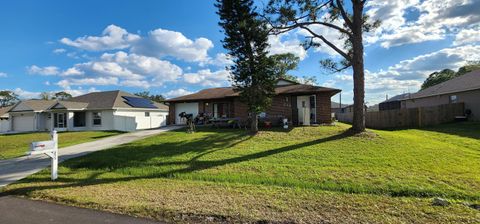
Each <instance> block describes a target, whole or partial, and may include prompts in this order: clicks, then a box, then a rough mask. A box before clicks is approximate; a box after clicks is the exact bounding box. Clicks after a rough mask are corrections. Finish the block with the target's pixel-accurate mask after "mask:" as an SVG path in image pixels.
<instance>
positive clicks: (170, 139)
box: [5, 123, 480, 223]
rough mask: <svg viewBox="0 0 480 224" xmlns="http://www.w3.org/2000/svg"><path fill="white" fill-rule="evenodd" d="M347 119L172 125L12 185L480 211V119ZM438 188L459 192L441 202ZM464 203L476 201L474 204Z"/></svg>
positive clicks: (251, 216)
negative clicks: (377, 122)
mask: <svg viewBox="0 0 480 224" xmlns="http://www.w3.org/2000/svg"><path fill="white" fill-rule="evenodd" d="M348 128H349V126H348V125H345V124H338V125H337V126H322V127H305V128H295V129H293V130H290V131H283V130H280V129H278V130H277V129H274V130H270V131H261V132H260V133H259V134H258V135H256V136H253V137H252V136H249V135H247V134H246V133H245V132H244V131H238V130H221V129H220V130H219V129H200V131H199V132H197V133H194V134H186V133H184V132H183V131H172V132H167V133H164V134H161V135H158V136H155V137H150V138H147V139H144V140H141V141H138V142H134V143H130V144H126V145H122V146H120V147H117V148H113V149H109V150H106V151H100V152H95V153H92V154H89V155H87V156H84V157H81V158H76V159H72V160H69V161H67V162H64V163H62V164H61V167H60V175H59V176H60V179H59V180H58V181H56V182H51V181H49V173H48V170H45V171H43V172H41V173H38V174H36V175H33V176H31V177H29V178H27V179H25V180H23V181H22V182H19V183H17V184H14V185H11V186H9V187H7V188H6V189H5V193H7V194H17V195H24V196H27V197H30V198H35V199H41V200H50V201H56V202H60V203H66V204H70V205H76V206H80V207H89V208H96V209H102V210H107V211H112V212H117V213H123V214H129V215H134V216H142V217H149V218H153V219H158V220H166V221H174V222H177V221H185V222H198V221H203V220H204V219H205V218H206V217H213V219H214V220H215V221H219V222H257V221H268V222H270V221H273V222H277V221H278V222H298V223H318V222H334V223H345V222H369V223H372V222H373V223H392V222H393V223H401V222H406V223H412V222H415V223H425V222H427V223H448V222H466V223H469V222H470V223H478V222H480V211H478V210H475V209H473V208H470V207H468V206H467V205H468V204H472V203H480V124H479V123H462V124H449V125H443V126H439V127H436V128H427V129H423V130H418V129H409V130H395V131H374V133H375V134H377V136H376V137H371V136H370V137H358V136H351V135H349V134H346V132H345V131H346V130H347V129H348ZM434 197H444V198H447V199H448V200H449V201H451V202H452V204H451V205H450V206H447V207H437V206H432V205H431V201H432V198H434ZM466 204H467V205H466Z"/></svg>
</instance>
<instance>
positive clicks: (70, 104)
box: [50, 101, 88, 110]
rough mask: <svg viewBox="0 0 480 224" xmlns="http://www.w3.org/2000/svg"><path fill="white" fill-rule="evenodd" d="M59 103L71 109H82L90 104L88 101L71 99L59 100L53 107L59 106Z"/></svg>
mask: <svg viewBox="0 0 480 224" xmlns="http://www.w3.org/2000/svg"><path fill="white" fill-rule="evenodd" d="M57 105H60V106H62V107H64V108H66V109H71V110H81V109H85V108H87V106H88V103H83V102H71V101H58V102H57V103H56V104H54V105H52V107H51V108H50V109H52V108H57Z"/></svg>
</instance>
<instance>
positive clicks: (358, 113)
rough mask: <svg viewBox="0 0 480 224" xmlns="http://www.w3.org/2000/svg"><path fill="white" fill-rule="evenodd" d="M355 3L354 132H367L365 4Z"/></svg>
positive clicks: (353, 44) (357, 0)
mask: <svg viewBox="0 0 480 224" xmlns="http://www.w3.org/2000/svg"><path fill="white" fill-rule="evenodd" d="M352 2H353V29H352V32H353V37H352V47H353V55H352V67H353V127H352V129H353V131H354V132H355V133H360V132H363V131H365V69H364V64H363V37H362V35H363V34H362V32H363V31H362V25H363V3H362V2H361V1H359V0H356V1H352Z"/></svg>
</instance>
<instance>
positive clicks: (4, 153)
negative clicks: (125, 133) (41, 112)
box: [0, 131, 120, 160]
mask: <svg viewBox="0 0 480 224" xmlns="http://www.w3.org/2000/svg"><path fill="white" fill-rule="evenodd" d="M119 133H120V132H115V131H85V132H61V133H59V134H58V141H59V147H66V146H70V145H76V144H80V143H84V142H89V141H93V140H97V139H99V138H104V137H108V136H113V135H117V134H119ZM50 139H51V138H50V133H46V132H41V133H26V134H12V135H0V160H1V159H11V158H15V157H19V156H24V155H25V153H27V151H28V150H29V147H30V143H31V142H34V141H44V140H50Z"/></svg>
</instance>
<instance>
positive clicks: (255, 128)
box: [250, 112, 258, 133]
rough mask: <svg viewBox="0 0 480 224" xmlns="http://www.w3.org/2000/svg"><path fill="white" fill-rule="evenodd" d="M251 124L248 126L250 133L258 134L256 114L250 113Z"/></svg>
mask: <svg viewBox="0 0 480 224" xmlns="http://www.w3.org/2000/svg"><path fill="white" fill-rule="evenodd" d="M251 114H252V124H251V126H250V131H251V132H252V133H257V132H258V115H257V113H254V112H252V113H251Z"/></svg>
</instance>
